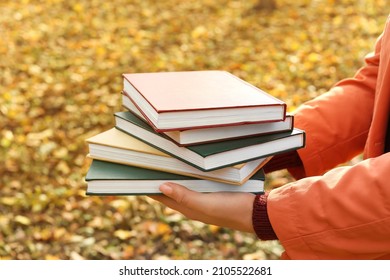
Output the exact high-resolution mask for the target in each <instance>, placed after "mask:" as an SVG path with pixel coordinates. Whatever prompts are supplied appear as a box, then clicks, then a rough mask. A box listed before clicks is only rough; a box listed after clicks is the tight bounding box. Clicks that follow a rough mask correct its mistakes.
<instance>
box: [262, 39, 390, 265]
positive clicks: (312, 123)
mask: <svg viewBox="0 0 390 280" xmlns="http://www.w3.org/2000/svg"><path fill="white" fill-rule="evenodd" d="M381 38H382V36H381V37H379V39H378V41H377V44H376V47H375V52H374V53H373V54H372V55H370V56H368V57H367V58H366V60H365V61H366V65H365V66H364V67H363V68H361V69H360V70H359V71H358V72H357V73H356V75H355V76H354V77H353V78H350V79H346V80H343V81H341V82H339V83H338V84H336V85H335V87H334V88H332V89H331V90H330V91H329V92H328V93H325V94H323V95H321V96H319V97H318V98H316V99H314V100H312V101H310V102H308V103H306V104H304V105H302V106H301V107H300V108H299V110H298V111H297V112H296V114H295V120H296V126H297V127H299V128H301V129H304V130H305V131H306V134H307V142H306V147H305V148H304V149H301V150H299V151H298V153H299V156H300V158H301V160H302V163H303V167H298V168H293V169H291V170H290V171H291V172H292V174H293V175H294V176H295V177H296V178H304V177H305V178H304V179H300V180H297V181H295V182H292V183H290V184H287V185H285V186H283V187H280V188H278V189H274V190H272V191H271V192H270V193H269V196H268V201H267V210H268V215H269V219H270V222H271V224H272V227H273V229H274V231H275V233H276V235H277V236H278V238H279V240H280V242H281V244H282V245H283V246H284V248H285V250H286V252H285V255H284V256H285V257H290V258H294V259H349V258H353V259H356V258H361V259H372V258H384V257H390V253H389V252H390V188H389V183H388V174H389V170H390V153H386V154H383V155H382V156H379V157H376V158H371V159H365V160H363V161H361V162H360V163H358V164H355V165H353V166H342V167H336V166H338V165H340V164H341V163H345V162H346V161H348V160H350V159H351V158H352V157H354V156H356V155H358V154H359V153H361V152H362V151H363V149H364V145H365V142H366V140H367V135H368V131H369V128H370V124H371V120H372V115H373V107H374V99H375V91H376V90H375V87H376V81H377V76H378V66H379V57H380V51H381V40H382V39H381ZM332 168H333V169H332ZM329 170H330V171H329ZM386 254H387V256H386Z"/></svg>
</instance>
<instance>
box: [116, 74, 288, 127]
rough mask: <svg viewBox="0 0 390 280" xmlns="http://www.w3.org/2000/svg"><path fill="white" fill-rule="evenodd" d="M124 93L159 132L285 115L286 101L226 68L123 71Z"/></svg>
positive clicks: (255, 120)
mask: <svg viewBox="0 0 390 280" xmlns="http://www.w3.org/2000/svg"><path fill="white" fill-rule="evenodd" d="M123 83H124V85H123V87H124V94H126V95H127V96H128V97H129V98H130V99H131V100H132V102H134V104H135V105H136V106H137V108H138V109H139V111H140V112H142V114H143V115H144V117H145V119H146V120H147V121H148V122H149V124H150V125H151V126H152V127H153V128H154V130H156V131H158V132H162V131H169V130H183V129H192V128H198V127H213V126H224V125H232V124H245V123H259V122H269V121H281V120H284V118H285V115H286V104H285V103H284V102H282V101H281V100H279V99H277V98H275V97H273V96H271V95H270V94H268V93H266V92H265V91H263V90H261V89H259V88H257V87H255V86H253V85H251V84H250V83H248V82H246V81H244V80H242V79H240V78H238V77H236V76H234V75H232V74H230V73H229V72H226V71H216V70H213V71H182V72H155V73H133V74H123Z"/></svg>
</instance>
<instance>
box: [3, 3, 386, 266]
mask: <svg viewBox="0 0 390 280" xmlns="http://www.w3.org/2000/svg"><path fill="white" fill-rule="evenodd" d="M256 3H257V1H254V0H251V1H233V0H201V1H179V0H162V1H151V0H133V1H125V0H116V1H102V0H88V1H87V0H77V1H76V0H69V1H68V0H67V1H65V0H47V1H43V0H42V1H38V0H36V1H34V0H31V1H29V0H21V1H10V0H3V1H1V2H0V38H1V40H0V58H1V59H0V128H1V129H0V259H277V258H279V256H280V254H281V252H282V251H283V248H282V246H280V244H279V243H278V242H277V241H269V242H263V241H259V240H257V239H256V238H255V237H254V236H252V235H248V234H243V233H240V232H235V231H231V230H228V229H224V228H219V227H215V226H208V225H204V224H202V223H199V222H194V221H189V220H187V219H185V218H184V217H183V216H181V215H180V214H178V213H176V212H173V211H171V210H169V209H166V208H164V207H163V206H161V205H160V204H157V203H155V202H153V201H151V200H150V199H148V198H146V197H87V196H86V195H85V187H86V185H85V182H84V180H83V178H84V176H85V173H86V171H87V169H88V165H89V161H88V160H87V159H86V158H85V156H86V154H87V153H88V147H87V145H86V143H85V139H86V138H88V137H90V136H92V135H95V134H97V133H99V132H102V131H104V130H106V129H109V128H111V127H112V126H113V125H114V119H113V113H114V112H116V111H119V110H121V107H120V102H121V101H120V91H121V88H122V77H121V74H122V73H126V72H153V71H179V70H205V69H223V70H227V71H230V72H232V73H233V74H235V75H237V76H239V77H241V78H243V79H245V80H247V81H248V82H251V83H253V84H255V85H256V86H258V87H260V88H263V89H265V90H267V91H269V92H270V93H271V94H273V95H275V96H277V97H278V98H281V99H283V100H285V101H286V102H287V104H288V106H289V110H291V111H292V110H294V109H295V108H296V107H297V106H299V104H301V103H302V102H304V101H306V100H308V99H310V98H312V97H315V96H317V95H319V94H321V93H323V92H325V91H326V90H327V89H328V88H329V87H331V86H332V85H333V84H334V83H335V82H336V81H338V80H340V79H342V78H345V77H348V76H351V75H352V74H353V73H354V72H355V70H356V69H358V68H359V67H360V66H361V65H362V58H363V57H364V55H366V54H367V53H368V52H370V51H372V47H373V44H374V42H375V39H376V37H377V36H378V35H379V34H380V33H381V31H382V28H383V26H384V22H385V20H386V17H387V14H388V13H389V9H388V7H389V5H388V4H389V2H388V1H387V0H379V1H369V0H367V1H352V0H351V1H347V0H342V1H331V0H327V1H325V0H312V1H309V0H297V1H281V0H280V1H277V3H278V8H277V9H276V10H275V11H273V12H266V11H262V10H259V9H257V8H255V7H256ZM290 180H291V179H290V178H289V177H288V174H286V173H285V172H278V173H275V174H272V176H271V177H270V178H269V179H268V180H267V184H268V186H269V187H276V186H279V185H282V184H284V183H286V182H288V181H290Z"/></svg>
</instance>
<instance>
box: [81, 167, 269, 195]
mask: <svg viewBox="0 0 390 280" xmlns="http://www.w3.org/2000/svg"><path fill="white" fill-rule="evenodd" d="M85 180H86V182H87V192H86V193H87V195H147V194H160V193H161V192H160V191H159V186H160V185H161V184H163V183H164V182H174V183H178V184H181V185H183V186H185V187H187V188H189V189H191V190H194V191H198V192H219V191H225V192H249V193H263V192H264V180H265V176H264V172H263V170H262V169H261V170H259V171H258V172H256V173H255V174H254V175H253V176H252V177H251V178H250V179H249V180H248V181H246V182H245V183H244V184H242V185H232V184H227V183H222V182H216V181H211V180H204V179H199V178H193V177H189V176H183V175H177V174H172V173H167V172H162V171H157V170H150V169H144V168H140V167H135V166H130V165H122V164H118V163H112V162H106V161H100V160H93V161H92V163H91V165H90V167H89V170H88V173H87V175H86V177H85Z"/></svg>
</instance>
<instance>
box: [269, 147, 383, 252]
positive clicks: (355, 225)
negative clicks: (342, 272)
mask: <svg viewBox="0 0 390 280" xmlns="http://www.w3.org/2000/svg"><path fill="white" fill-rule="evenodd" d="M389 170H390V153H386V154H383V155H382V156H379V157H376V158H371V159H367V160H364V161H361V162H360V163H358V164H356V165H354V166H343V167H337V168H334V169H332V170H331V171H329V172H327V173H325V174H324V175H322V176H312V177H307V178H305V179H301V180H298V181H296V182H293V183H290V184H288V185H285V186H284V187H281V188H278V189H274V190H272V191H271V192H270V193H269V196H268V201H267V203H268V204H267V208H268V215H269V219H270V222H271V224H272V227H273V229H274V231H275V233H276V235H277V236H278V238H279V241H280V242H281V244H282V245H283V246H284V249H285V255H284V257H289V258H293V259H380V258H383V259H387V258H390V188H389V182H388V181H389V179H388V176H389Z"/></svg>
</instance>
